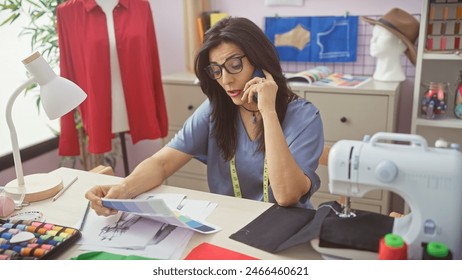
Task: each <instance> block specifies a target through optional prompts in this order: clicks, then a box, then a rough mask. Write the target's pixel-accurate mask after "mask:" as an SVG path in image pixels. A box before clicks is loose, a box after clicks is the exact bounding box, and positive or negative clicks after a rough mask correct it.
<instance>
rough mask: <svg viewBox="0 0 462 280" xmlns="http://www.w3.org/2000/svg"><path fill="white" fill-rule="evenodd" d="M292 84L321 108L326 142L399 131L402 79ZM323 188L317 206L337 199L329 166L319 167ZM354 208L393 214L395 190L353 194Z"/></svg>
mask: <svg viewBox="0 0 462 280" xmlns="http://www.w3.org/2000/svg"><path fill="white" fill-rule="evenodd" d="M291 88H292V89H293V90H294V91H295V92H296V93H297V94H298V95H299V96H302V97H304V98H306V99H307V100H309V101H310V102H312V103H313V104H314V105H315V106H316V107H317V108H318V109H319V111H320V112H321V117H322V120H323V125H324V138H325V144H326V145H333V144H334V143H335V142H337V141H339V140H341V139H349V140H362V139H363V138H364V136H365V135H371V136H372V135H373V134H374V133H376V132H381V131H385V132H393V131H395V125H396V115H397V112H398V110H397V109H398V108H397V102H398V94H399V83H383V82H377V81H374V80H372V79H371V80H370V81H368V82H367V83H365V84H363V85H361V86H359V87H357V88H336V87H320V86H310V85H308V84H306V83H291ZM317 172H318V174H319V176H320V177H321V188H320V189H319V191H318V192H317V193H316V194H315V195H314V196H313V198H312V199H311V200H312V202H313V204H314V205H315V206H316V207H317V206H318V205H319V204H320V203H322V202H326V201H332V200H337V199H338V196H336V195H332V194H330V193H329V189H328V183H329V176H328V172H327V167H326V166H320V167H319V169H318V170H317ZM351 200H352V202H351V204H352V208H354V209H360V210H367V211H373V212H378V213H383V214H389V211H390V201H391V194H390V193H389V192H387V191H382V190H376V191H371V192H369V193H367V194H366V195H365V196H364V197H361V198H352V199H351Z"/></svg>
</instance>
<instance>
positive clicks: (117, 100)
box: [96, 0, 130, 175]
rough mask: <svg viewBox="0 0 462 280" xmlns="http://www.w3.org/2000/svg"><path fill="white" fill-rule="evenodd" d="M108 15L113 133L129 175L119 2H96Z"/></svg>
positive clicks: (126, 173)
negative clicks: (117, 24) (119, 51)
mask: <svg viewBox="0 0 462 280" xmlns="http://www.w3.org/2000/svg"><path fill="white" fill-rule="evenodd" d="M96 3H97V4H98V6H100V7H101V9H102V10H103V12H104V13H105V14H106V24H107V31H108V36H109V54H110V62H111V97H112V99H111V100H112V133H119V137H120V141H121V145H122V153H123V160H124V167H125V175H128V163H127V161H128V159H127V155H126V145H125V137H124V133H125V132H126V131H129V130H130V128H129V124H128V115H127V108H126V105H125V97H124V91H123V86H122V78H121V75H120V66H119V58H118V56H117V44H116V39H115V31H114V17H113V10H114V8H115V7H116V6H117V4H118V3H119V0H96Z"/></svg>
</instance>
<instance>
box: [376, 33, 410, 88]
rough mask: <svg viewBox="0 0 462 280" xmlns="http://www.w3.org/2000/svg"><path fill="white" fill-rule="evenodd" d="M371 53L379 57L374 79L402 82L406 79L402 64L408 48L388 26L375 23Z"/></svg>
mask: <svg viewBox="0 0 462 280" xmlns="http://www.w3.org/2000/svg"><path fill="white" fill-rule="evenodd" d="M370 43H371V44H370V53H371V56H372V57H375V58H376V59H377V64H376V68H375V72H374V75H373V78H374V80H377V81H382V82H401V81H404V80H405V79H406V76H405V74H404V70H403V67H402V65H401V55H402V54H403V53H404V51H405V50H406V48H407V47H406V45H405V44H404V43H403V41H402V40H401V39H400V38H398V37H397V36H395V35H394V34H393V33H391V32H390V31H388V30H387V29H386V28H384V27H382V26H380V25H375V26H374V28H373V31H372V38H371V42H370Z"/></svg>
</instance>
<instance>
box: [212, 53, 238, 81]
mask: <svg viewBox="0 0 462 280" xmlns="http://www.w3.org/2000/svg"><path fill="white" fill-rule="evenodd" d="M244 57H245V55H241V56H234V57H230V58H228V59H226V61H225V62H224V63H223V64H221V65H220V64H218V63H215V62H212V63H211V64H210V65H209V66H207V67H205V68H204V70H205V72H206V73H207V75H209V77H210V79H212V80H218V79H220V78H221V76H222V74H223V68H224V69H225V70H226V72H228V73H229V74H237V73H240V72H241V71H242V68H243V67H242V59H243V58H244Z"/></svg>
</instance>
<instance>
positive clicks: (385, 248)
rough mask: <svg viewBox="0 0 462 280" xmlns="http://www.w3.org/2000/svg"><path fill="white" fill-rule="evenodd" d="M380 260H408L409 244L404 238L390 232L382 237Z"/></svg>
mask: <svg viewBox="0 0 462 280" xmlns="http://www.w3.org/2000/svg"><path fill="white" fill-rule="evenodd" d="M379 260H407V244H406V242H404V240H403V238H401V236H399V235H396V234H392V233H389V234H386V235H385V236H384V237H383V238H382V239H380V245H379Z"/></svg>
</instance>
